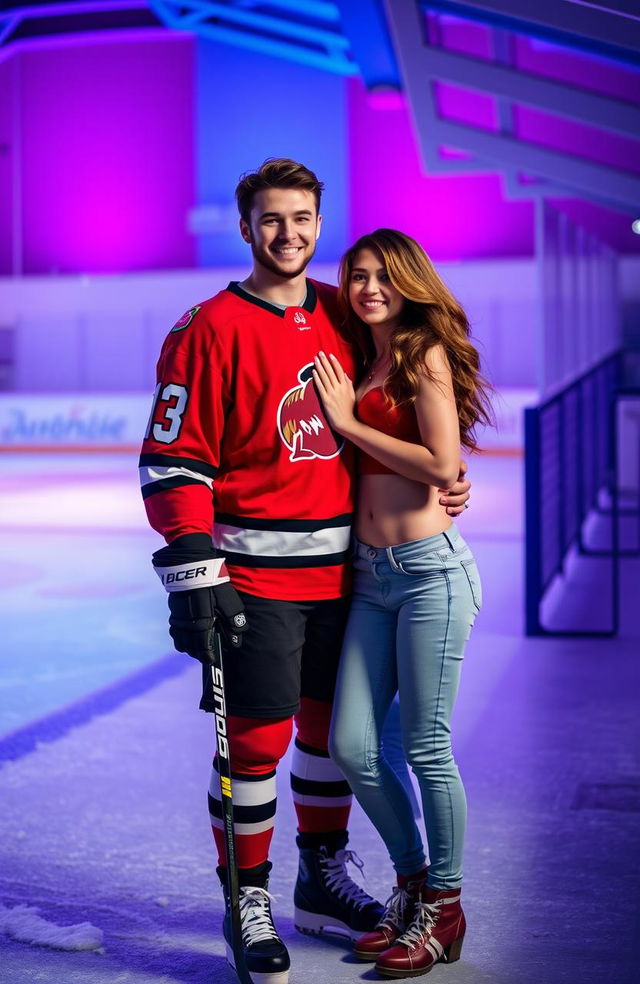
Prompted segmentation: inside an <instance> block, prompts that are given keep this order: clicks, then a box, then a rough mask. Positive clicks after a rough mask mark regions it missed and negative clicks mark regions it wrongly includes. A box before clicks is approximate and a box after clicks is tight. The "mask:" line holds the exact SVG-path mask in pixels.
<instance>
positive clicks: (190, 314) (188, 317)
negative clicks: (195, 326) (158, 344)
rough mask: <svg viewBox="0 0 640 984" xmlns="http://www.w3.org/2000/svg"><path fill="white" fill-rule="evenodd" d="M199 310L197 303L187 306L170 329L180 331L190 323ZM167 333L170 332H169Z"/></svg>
mask: <svg viewBox="0 0 640 984" xmlns="http://www.w3.org/2000/svg"><path fill="white" fill-rule="evenodd" d="M199 310H200V305H199V304H198V306H197V307H192V308H189V310H188V311H185V313H184V314H183V315H182V317H181V318H178V320H177V321H176V323H175V325H174V326H173V328H172V329H171V331H182V329H183V328H186V327H187V325H190V324H191V322H192V321H193V319H194V318H195V316H196V314H197V313H198V311H199ZM169 334H171V332H170V333H169Z"/></svg>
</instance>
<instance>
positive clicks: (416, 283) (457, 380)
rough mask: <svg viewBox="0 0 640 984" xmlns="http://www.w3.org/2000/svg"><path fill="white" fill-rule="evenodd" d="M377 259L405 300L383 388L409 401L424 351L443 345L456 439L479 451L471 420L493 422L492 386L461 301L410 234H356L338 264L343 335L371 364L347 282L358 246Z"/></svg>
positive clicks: (366, 332)
mask: <svg viewBox="0 0 640 984" xmlns="http://www.w3.org/2000/svg"><path fill="white" fill-rule="evenodd" d="M363 249H369V250H371V251H372V252H373V253H378V254H379V255H380V256H381V258H382V263H383V264H384V266H385V268H386V271H387V273H388V275H389V279H390V281H391V283H392V284H393V286H394V287H395V288H396V290H399V291H400V293H401V294H402V295H403V297H404V298H405V306H404V311H403V316H402V322H401V324H399V325H398V326H397V327H396V328H393V329H392V331H391V335H390V338H389V350H390V355H391V368H390V371H389V374H388V376H387V377H386V379H385V381H384V384H383V388H384V392H385V393H386V395H387V397H388V398H389V400H390V402H391V405H394V406H397V405H399V404H402V403H414V402H415V399H416V395H417V393H418V388H419V386H420V378H421V377H423V376H424V375H429V370H428V368H427V366H426V362H425V359H426V354H427V352H428V350H429V349H430V348H431V347H432V346H434V345H438V344H440V345H442V347H443V348H444V350H445V352H446V355H447V359H448V360H449V366H450V368H451V376H452V380H453V390H454V394H455V399H456V406H457V409H458V418H459V421H460V443H461V445H462V446H463V447H464V448H466V449H467V450H468V451H476V450H478V445H477V442H476V439H475V436H474V428H475V426H476V424H478V423H483V424H489V425H493V424H494V417H493V412H492V409H491V403H490V399H489V394H490V392H491V386H490V385H489V383H487V381H486V380H485V379H483V377H482V376H481V374H480V357H479V355H478V352H477V350H476V348H475V346H474V345H472V343H471V342H470V341H469V334H470V331H469V322H468V321H467V316H466V314H465V313H464V311H463V309H462V307H461V306H460V304H459V303H458V302H457V301H456V299H455V297H453V295H452V294H451V293H450V292H449V291H448V290H447V288H446V286H445V285H444V283H443V282H442V280H441V279H440V277H439V276H438V274H437V272H436V270H435V268H434V266H433V264H432V262H431V260H430V259H429V257H428V256H427V254H426V253H425V251H424V250H423V248H422V246H420V245H419V243H417V242H416V241H415V239H412V238H411V237H410V236H406V235H405V234H404V233H402V232H397V231H396V230H395V229H376V231H375V232H372V233H371V234H370V235H368V236H361V238H360V239H358V241H357V242H356V243H354V245H353V246H352V247H351V248H350V249H348V250H347V252H346V253H345V254H344V256H343V257H342V260H341V262H340V287H339V295H338V296H339V300H340V305H341V308H342V311H343V314H344V315H345V319H346V325H345V327H346V329H347V332H348V334H350V335H351V337H352V338H353V339H354V340H355V342H356V345H357V347H358V348H359V350H360V353H361V355H362V358H363V360H364V363H365V366H371V365H372V364H373V360H374V357H375V348H374V344H373V339H372V336H371V331H370V329H369V327H368V325H367V324H366V323H365V322H364V321H362V320H361V319H360V318H359V317H358V316H357V315H356V314H355V313H354V311H353V309H352V308H351V305H350V303H349V284H350V282H351V272H352V270H353V266H354V262H355V259H356V256H357V254H358V253H359V252H360V250H363Z"/></svg>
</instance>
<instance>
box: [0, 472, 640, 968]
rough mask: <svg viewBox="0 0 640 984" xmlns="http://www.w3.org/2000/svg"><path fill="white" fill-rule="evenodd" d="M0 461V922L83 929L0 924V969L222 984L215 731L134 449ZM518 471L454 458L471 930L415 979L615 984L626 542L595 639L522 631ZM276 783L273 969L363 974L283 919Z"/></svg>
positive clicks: (628, 928)
mask: <svg viewBox="0 0 640 984" xmlns="http://www.w3.org/2000/svg"><path fill="white" fill-rule="evenodd" d="M2 465H3V476H4V478H3V482H2V487H1V489H0V524H1V529H0V532H1V533H2V546H1V548H0V556H2V557H3V559H4V561H5V564H7V565H10V566H7V568H6V569H7V570H9V569H10V570H12V572H14V576H13V578H7V580H6V581H5V583H4V585H3V586H2V588H1V589H0V617H1V619H2V625H3V646H2V653H1V655H0V696H1V697H2V708H3V719H2V725H1V726H0V765H1V766H2V768H0V802H1V803H2V808H1V811H0V926H2V925H3V921H2V914H3V913H4V914H5V916H6V913H7V912H8V911H9V910H11V911H12V912H15V911H16V907H18V906H20V905H27V906H31V907H36V908H37V909H38V912H39V914H40V916H42V917H43V918H45V919H46V920H48V921H49V922H50V923H54V924H56V925H57V926H60V927H65V926H68V925H70V924H78V923H82V922H84V921H88V922H89V923H91V924H92V926H94V927H96V929H99V930H100V931H101V932H102V933H103V935H104V942H103V945H102V946H101V947H100V948H99V949H97V950H93V951H89V952H81V951H70V952H64V951H60V950H56V949H53V948H51V947H50V946H46V947H45V946H34V945H28V944H25V943H19V942H16V941H15V940H13V939H10V938H9V936H7V935H5V936H0V949H1V950H2V953H1V956H0V981H1V982H2V984H5V982H7V984H9V982H11V984H23V982H24V984H26V982H31V981H34V982H35V981H38V982H45V984H49V982H53V981H55V982H56V984H75V982H91V984H94V982H95V984H120V982H123V984H124V982H126V984H129V982H131V984H173V982H176V984H205V982H207V984H208V982H220V984H231V982H233V981H234V980H235V977H234V975H233V974H232V973H231V971H230V970H229V969H228V967H227V965H226V963H225V961H224V957H223V946H222V944H221V939H220V934H219V923H220V917H221V911H222V906H221V900H220V897H219V891H218V889H217V887H216V884H215V876H214V872H213V865H214V859H213V852H212V846H211V835H210V831H209V829H208V822H207V816H206V805H205V789H206V785H207V782H208V772H209V759H210V748H211V745H212V742H211V725H210V720H209V718H208V717H207V716H205V715H204V714H201V713H198V712H196V711H195V705H196V703H197V697H198V678H199V674H198V667H197V666H196V665H195V664H194V663H192V662H191V661H190V660H189V659H188V658H187V657H178V656H177V655H173V656H172V655H170V653H169V648H168V646H167V642H166V637H165V635H164V600H163V598H162V597H161V596H160V595H159V594H158V586H157V583H156V579H155V577H154V575H153V573H152V572H151V571H150V566H149V554H150V551H151V550H152V549H153V548H154V547H155V546H156V545H157V538H156V537H155V535H154V534H152V533H150V532H149V531H148V530H147V529H146V527H145V525H144V520H143V516H142V511H141V507H140V505H139V500H138V498H137V493H136V491H135V474H134V472H135V469H134V461H133V460H131V459H129V458H127V457H112V458H106V459H105V458H102V459H91V458H86V459H81V458H77V457H74V456H70V457H68V458H65V457H62V456H57V457H53V458H51V459H48V460H46V459H45V460H43V459H40V460H39V461H34V460H33V459H30V458H27V457H17V456H16V457H15V458H9V457H5V458H4V459H3V462H2ZM5 466H6V467H5ZM520 468H521V462H520V461H519V460H517V459H501V458H485V459H482V460H479V461H477V462H476V461H474V462H473V464H472V466H471V477H472V479H473V481H474V491H473V499H472V508H471V509H470V510H469V511H468V512H467V514H466V515H465V517H464V519H463V521H462V523H461V527H462V529H463V532H464V534H465V536H466V537H467V539H468V540H469V542H470V543H471V545H472V547H473V549H474V552H475V554H476V557H477V560H478V564H479V567H480V570H481V572H482V574H483V579H484V588H485V607H484V610H483V612H482V613H481V615H480V616H479V617H478V621H477V623H476V628H475V629H474V633H473V635H472V639H471V642H470V645H469V649H468V655H467V657H466V659H465V671H464V674H463V684H462V688H461V694H460V698H459V702H458V705H457V708H456V718H455V723H454V736H455V748H456V756H457V759H458V762H459V765H460V768H461V772H462V774H463V777H464V779H465V783H466V787H467V795H468V799H469V807H470V816H469V831H468V841H467V848H466V874H465V886H464V905H465V911H466V914H467V919H468V924H469V928H468V932H467V937H466V939H465V944H464V949H463V954H462V959H461V960H460V961H459V962H458V963H456V964H453V965H451V966H444V965H438V966H437V967H436V968H435V969H434V970H433V971H432V974H431V977H430V978H429V980H430V981H431V982H433V984H437V982H439V981H446V982H447V984H485V982H486V984H564V982H566V984H578V982H579V984H588V982H592V981H593V982H594V984H595V982H607V984H608V982H611V984H614V982H615V984H632V982H636V981H638V980H640V918H639V917H640V906H639V901H640V899H639V894H640V893H639V890H638V874H637V872H638V861H639V860H640V824H639V820H640V763H639V759H640V741H639V737H640V735H639V732H640V728H639V724H638V718H639V715H638V693H639V687H638V684H639V682H640V681H639V677H640V645H639V637H640V630H638V627H637V622H636V619H635V615H636V608H637V597H638V591H637V585H638V584H639V583H640V561H638V560H633V559H628V560H625V562H624V567H623V584H624V588H625V597H626V601H625V606H624V618H623V625H622V633H621V635H620V637H619V638H618V639H617V640H615V641H606V640H591V639H587V640H571V639H560V640H554V639H543V640H533V639H525V638H524V637H523V636H522V576H521V568H522V542H521V491H520ZM78 572H79V573H78ZM159 657H161V658H159ZM279 794H280V795H279V806H278V822H277V828H276V835H275V838H274V849H273V858H274V861H275V865H274V872H273V876H272V883H271V886H270V887H271V890H272V891H273V892H274V894H275V895H276V896H277V899H278V901H277V903H276V908H275V911H276V914H277V922H278V926H279V928H280V929H281V931H282V934H283V936H284V938H285V939H286V942H287V944H288V945H289V947H290V950H291V956H292V964H293V969H292V973H291V984H302V982H303V981H304V982H305V984H313V982H316V981H317V982H323V984H324V982H325V981H331V982H335V984H351V982H357V981H367V980H374V979H376V978H375V974H374V972H373V971H372V970H371V969H370V967H368V966H367V965H364V964H361V963H359V962H356V961H354V960H353V959H352V958H351V956H350V955H349V952H348V949H347V948H346V947H345V945H344V944H343V943H341V942H333V941H329V942H325V941H320V940H313V939H310V938H308V937H303V936H300V935H298V934H297V933H296V931H295V929H294V927H293V923H292V914H293V907H292V899H291V892H292V885H293V880H294V878H295V864H296V857H295V855H296V852H295V850H293V849H292V847H293V843H294V841H293V838H294V833H295V819H294V813H293V808H292V806H291V802H290V797H289V791H288V776H287V770H286V767H285V768H282V769H281V770H280V776H279ZM351 831H352V846H353V848H354V849H355V850H357V852H358V853H359V854H360V855H361V857H362V858H363V860H364V861H365V873H366V883H365V885H366V887H367V889H368V890H369V891H370V892H372V893H373V894H377V895H378V896H380V897H385V896H386V894H387V893H388V891H389V888H390V884H391V870H390V865H389V863H388V860H387V858H386V854H385V852H384V849H383V847H382V845H381V843H380V841H379V839H378V837H377V834H376V833H375V832H374V831H373V830H372V828H371V827H370V825H369V824H368V821H367V820H366V818H365V817H364V816H363V815H362V813H361V812H360V810H359V808H358V807H357V806H356V807H355V808H354V815H353V822H352V824H351ZM2 907H4V908H2ZM4 924H5V926H6V925H8V921H7V919H6V918H5V922H4Z"/></svg>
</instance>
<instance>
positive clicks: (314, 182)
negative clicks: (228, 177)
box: [236, 157, 324, 222]
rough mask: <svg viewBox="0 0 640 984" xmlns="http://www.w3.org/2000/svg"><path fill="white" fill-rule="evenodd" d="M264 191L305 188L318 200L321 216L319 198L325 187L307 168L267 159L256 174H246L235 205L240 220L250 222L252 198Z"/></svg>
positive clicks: (278, 159) (281, 160) (295, 163)
mask: <svg viewBox="0 0 640 984" xmlns="http://www.w3.org/2000/svg"><path fill="white" fill-rule="evenodd" d="M264 188H303V189H305V190H306V191H310V192H311V193H312V194H313V196H314V198H315V200H316V210H317V211H318V212H320V196H321V195H322V189H323V188H324V185H323V183H322V181H318V179H317V177H316V176H315V174H314V173H313V171H310V170H309V168H308V167H305V166H304V164H298V162H297V161H292V160H291V159H290V158H289V157H268V158H267V160H266V161H265V162H264V163H263V164H261V165H260V167H259V168H258V170H257V171H247V173H246V174H243V175H242V177H241V178H240V181H239V182H238V187H237V188H236V201H237V203H238V211H239V212H240V216H241V218H243V219H244V221H245V222H248V221H249V216H250V214H251V207H252V205H253V198H254V195H255V194H256V192H258V191H262V190H263V189H264Z"/></svg>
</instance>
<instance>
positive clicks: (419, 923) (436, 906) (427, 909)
mask: <svg viewBox="0 0 640 984" xmlns="http://www.w3.org/2000/svg"><path fill="white" fill-rule="evenodd" d="M441 909H442V902H441V901H440V900H438V901H437V902H434V903H433V904H432V905H430V904H429V903H428V902H416V910H415V914H414V917H413V919H412V921H411V924H410V925H409V926H408V927H407V930H406V932H404V933H403V934H402V936H399V937H398V939H397V940H396V943H401V944H402V945H403V946H408V947H412V946H416V945H417V944H420V943H422V942H423V940H424V938H425V936H430V935H431V931H432V930H433V927H434V926H435V924H436V923H437V921H438V916H439V915H440V913H441Z"/></svg>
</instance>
